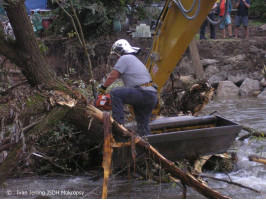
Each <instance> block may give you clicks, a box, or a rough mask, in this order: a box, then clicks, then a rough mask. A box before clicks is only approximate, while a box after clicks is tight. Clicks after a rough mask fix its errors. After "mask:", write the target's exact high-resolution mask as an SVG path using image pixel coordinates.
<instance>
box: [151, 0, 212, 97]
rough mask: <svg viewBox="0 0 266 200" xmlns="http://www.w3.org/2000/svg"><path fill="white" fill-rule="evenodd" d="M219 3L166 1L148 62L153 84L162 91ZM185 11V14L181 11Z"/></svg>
mask: <svg viewBox="0 0 266 200" xmlns="http://www.w3.org/2000/svg"><path fill="white" fill-rule="evenodd" d="M215 2H216V0H167V2H166V4H165V7H164V9H163V11H162V13H161V16H160V18H159V20H158V22H157V28H156V31H155V35H154V38H153V44H152V48H151V51H150V54H149V56H148V58H147V61H146V67H147V68H148V70H149V72H150V74H151V76H152V80H153V81H154V82H155V83H156V84H157V85H158V92H160V90H161V89H162V87H163V86H164V84H165V82H166V81H167V79H168V78H169V76H170V74H171V73H172V71H173V70H174V68H175V67H176V65H177V63H178V61H179V60H180V58H181V56H182V55H183V54H184V52H185V50H186V49H187V47H188V45H189V43H190V42H191V40H192V39H193V37H194V36H195V34H196V33H197V31H198V30H199V28H200V26H201V24H202V23H203V21H204V20H205V19H206V17H207V16H208V14H209V12H210V10H211V9H212V7H213V5H214V4H215ZM182 9H183V10H182Z"/></svg>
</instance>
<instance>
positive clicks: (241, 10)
mask: <svg viewBox="0 0 266 200" xmlns="http://www.w3.org/2000/svg"><path fill="white" fill-rule="evenodd" d="M249 7H250V2H249V0H238V1H237V3H236V8H237V16H236V20H235V37H236V38H238V32H239V27H240V26H241V24H243V26H244V27H245V33H246V38H249V29H248V9H249Z"/></svg>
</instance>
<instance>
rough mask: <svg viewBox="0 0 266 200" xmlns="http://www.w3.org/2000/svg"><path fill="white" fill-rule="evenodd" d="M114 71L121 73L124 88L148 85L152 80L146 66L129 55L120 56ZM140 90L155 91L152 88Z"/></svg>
mask: <svg viewBox="0 0 266 200" xmlns="http://www.w3.org/2000/svg"><path fill="white" fill-rule="evenodd" d="M114 69H115V70H117V71H119V72H120V73H121V78H122V80H123V83H124V86H125V87H134V86H137V85H141V84H144V83H149V82H150V81H151V80H152V79H151V76H150V73H149V71H148V70H147V68H146V66H145V65H144V64H143V63H142V62H141V61H140V60H139V59H138V58H137V57H136V56H134V55H131V54H128V55H123V56H121V57H120V58H119V59H118V61H117V63H116V64H115V67H114ZM142 88H143V90H149V91H154V92H156V91H157V90H156V89H155V88H153V87H152V86H150V87H142Z"/></svg>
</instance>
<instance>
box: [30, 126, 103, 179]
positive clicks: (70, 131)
mask: <svg viewBox="0 0 266 200" xmlns="http://www.w3.org/2000/svg"><path fill="white" fill-rule="evenodd" d="M88 144H89V138H88V137H87V135H86V134H84V133H82V132H80V131H78V130H77V129H76V128H75V127H74V126H73V125H72V124H68V123H66V122H60V123H59V124H58V125H57V126H56V127H55V128H53V129H52V130H50V131H49V133H48V134H44V135H43V136H41V137H40V138H39V139H38V142H37V143H36V146H35V148H36V152H37V154H40V155H42V156H43V157H42V158H36V159H34V167H35V169H36V172H37V173H39V174H47V173H58V172H64V173H67V172H68V173H77V174H80V173H85V172H86V170H87V169H88V167H89V166H91V165H92V163H91V162H95V163H93V164H95V165H99V164H100V161H101V159H100V157H99V156H98V157H97V156H96V157H97V158H98V159H95V153H96V154H97V155H98V153H99V152H100V147H98V146H95V147H94V146H88ZM85 169H86V170H85Z"/></svg>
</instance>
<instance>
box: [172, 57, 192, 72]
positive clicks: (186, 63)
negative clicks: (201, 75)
mask: <svg viewBox="0 0 266 200" xmlns="http://www.w3.org/2000/svg"><path fill="white" fill-rule="evenodd" d="M174 72H178V73H179V74H182V75H185V76H186V75H194V74H195V70H194V67H193V65H192V61H191V60H190V59H189V58H188V57H184V58H183V59H182V61H181V62H180V64H179V66H178V67H177V68H176V70H174Z"/></svg>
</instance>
